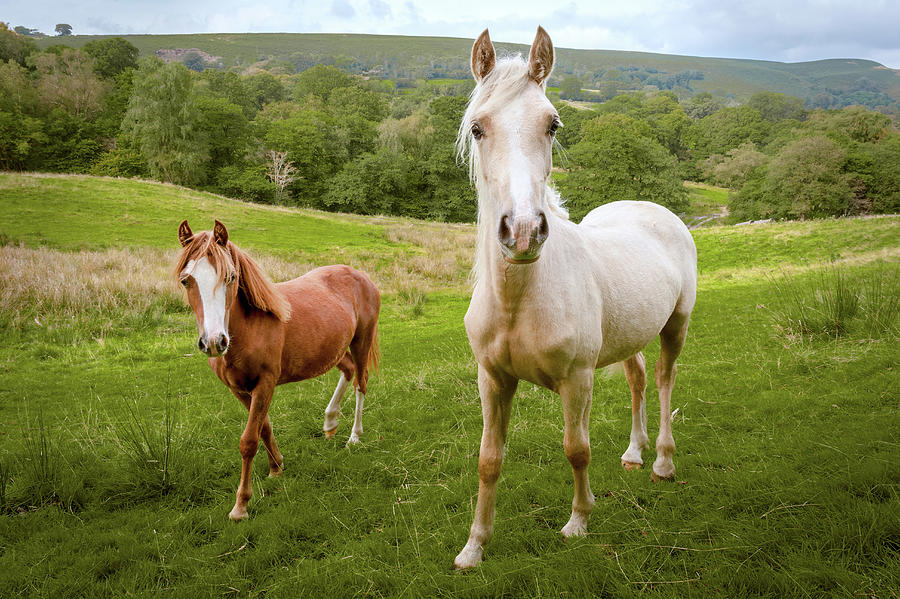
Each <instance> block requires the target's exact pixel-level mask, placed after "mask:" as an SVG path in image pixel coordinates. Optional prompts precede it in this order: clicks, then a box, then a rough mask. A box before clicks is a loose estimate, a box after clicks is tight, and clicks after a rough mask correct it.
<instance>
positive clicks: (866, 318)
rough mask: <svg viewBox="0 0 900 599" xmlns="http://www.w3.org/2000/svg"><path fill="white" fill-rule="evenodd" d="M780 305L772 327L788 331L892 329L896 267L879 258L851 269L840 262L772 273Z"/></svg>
mask: <svg viewBox="0 0 900 599" xmlns="http://www.w3.org/2000/svg"><path fill="white" fill-rule="evenodd" d="M772 285H773V286H774V288H775V292H776V295H777V296H778V298H779V303H780V305H779V306H778V307H777V308H775V309H774V310H773V319H774V322H775V325H776V327H777V328H778V329H779V330H780V331H781V332H782V333H783V334H784V335H785V336H787V337H789V338H795V339H812V338H817V337H828V338H838V337H844V336H847V335H849V334H851V333H862V334H866V335H870V336H874V337H880V336H884V335H888V336H890V335H896V334H897V332H898V330H897V329H898V321H900V318H898V315H900V267H898V265H896V264H890V263H888V264H880V265H878V266H877V267H876V268H866V269H864V270H862V271H857V272H851V271H850V270H849V269H848V268H847V267H844V266H841V265H839V264H834V263H833V264H831V265H830V266H828V267H826V268H824V269H822V270H820V271H819V272H817V273H815V274H814V275H812V276H808V277H803V276H800V275H789V274H782V276H781V277H779V278H777V279H776V278H773V279H772Z"/></svg>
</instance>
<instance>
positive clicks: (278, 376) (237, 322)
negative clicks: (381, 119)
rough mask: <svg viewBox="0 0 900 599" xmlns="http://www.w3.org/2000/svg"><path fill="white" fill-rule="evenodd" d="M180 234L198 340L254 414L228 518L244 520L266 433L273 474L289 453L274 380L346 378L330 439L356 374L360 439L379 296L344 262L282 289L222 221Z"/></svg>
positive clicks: (330, 417) (329, 423)
mask: <svg viewBox="0 0 900 599" xmlns="http://www.w3.org/2000/svg"><path fill="white" fill-rule="evenodd" d="M178 239H179V240H180V241H181V245H182V250H181V253H180V254H179V256H178V261H177V264H176V266H175V275H176V276H177V277H178V279H179V280H180V281H181V284H182V285H183V286H184V287H185V289H186V290H187V298H188V302H189V303H190V305H191V309H192V310H193V311H194V315H195V316H196V318H197V326H198V327H199V329H200V338H199V340H198V342H197V345H198V347H199V348H200V350H201V351H202V352H203V353H205V354H206V355H207V356H209V365H210V367H211V368H212V369H213V371H214V372H215V373H216V375H217V376H218V377H219V379H221V380H222V382H223V383H225V384H226V385H227V386H228V388H229V389H231V392H232V393H234V395H235V396H236V397H237V398H238V399H239V400H241V403H243V404H244V407H246V408H247V410H249V412H250V416H249V418H248V419H247V426H246V428H245V429H244V433H243V434H242V435H241V443H240V451H241V457H242V460H243V463H242V466H241V482H240V485H239V486H238V490H237V500H236V501H235V504H234V508H233V509H232V510H231V513H230V514H228V516H229V517H230V518H231V519H232V520H242V519H244V518H246V517H247V503H248V502H249V501H250V497H251V496H252V495H253V490H252V488H251V485H250V473H251V466H252V463H253V457H254V456H255V455H256V450H257V447H258V445H259V439H260V437H262V441H263V444H264V445H265V447H266V453H267V454H268V457H269V476H279V475H280V474H281V471H282V466H283V458H282V456H281V452H280V451H278V444H277V443H275V437H274V436H273V434H272V425H271V423H270V422H269V404H270V403H271V401H272V393H273V392H274V391H275V386H276V385H282V384H284V383H291V382H294V381H302V380H305V379H310V378H313V377H317V376H319V375H321V374H324V373H326V372H328V371H329V370H331V369H332V368H334V367H335V366H337V367H338V369H339V370H340V371H341V378H340V380H339V381H338V385H337V388H336V389H335V391H334V395H333V396H332V398H331V402H330V403H329V404H328V407H327V408H326V409H325V425H324V427H323V428H324V430H325V436H326V437H328V438H331V437H333V436H334V433H335V431H337V419H338V415H339V413H340V406H341V400H342V399H343V396H344V393H345V391H346V390H347V385H348V383H349V382H350V381H352V380H353V378H354V376H355V377H356V382H355V387H356V411H355V414H354V419H353V430H352V432H351V434H350V439H349V441H348V442H347V443H348V444H350V443H358V442H359V436H360V435H361V434H362V432H363V429H362V409H363V401H364V400H365V394H366V383H367V381H368V378H369V367H370V366H372V367H377V366H378V358H379V352H378V334H377V329H378V312H379V309H380V307H381V294H380V293H379V292H378V289H377V288H376V287H375V285H374V284H373V283H372V281H371V280H370V279H369V277H368V276H366V274H365V273H363V272H361V271H358V270H355V269H353V268H351V267H349V266H344V265H334V266H323V267H321V268H317V269H315V270H312V271H310V272H308V273H306V274H305V275H303V276H302V277H299V278H296V279H293V280H292V281H286V282H284V283H279V284H277V285H275V284H273V283H272V282H271V281H269V280H268V279H267V278H266V276H265V275H264V274H263V273H262V271H261V270H260V269H259V266H257V265H256V263H255V262H253V260H251V259H250V257H249V256H247V254H245V253H244V252H243V251H241V250H240V249H239V248H238V247H237V246H235V245H234V244H233V243H231V242H230V241H228V231H227V230H226V229H225V226H224V225H223V224H222V223H220V222H219V221H216V225H215V228H214V229H213V230H212V231H201V232H199V233H196V234H195V233H193V232H192V231H191V228H190V227H189V226H188V223H187V221H183V222H182V223H181V226H179V228H178ZM347 348H349V351H348V349H347Z"/></svg>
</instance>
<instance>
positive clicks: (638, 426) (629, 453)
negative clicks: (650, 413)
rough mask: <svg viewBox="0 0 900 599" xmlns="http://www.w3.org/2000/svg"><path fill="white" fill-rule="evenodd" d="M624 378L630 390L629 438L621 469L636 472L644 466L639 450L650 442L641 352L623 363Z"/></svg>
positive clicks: (645, 385) (644, 375) (645, 384)
mask: <svg viewBox="0 0 900 599" xmlns="http://www.w3.org/2000/svg"><path fill="white" fill-rule="evenodd" d="M623 364H624V365H625V378H626V379H627V380H628V388H629V389H630V390H631V438H630V439H629V442H628V449H626V450H625V453H623V454H622V467H623V468H625V470H637V469H638V468H640V467H641V466H642V465H643V464H644V460H642V459H641V450H643V449H646V448H647V445H648V444H649V442H650V439H649V437H648V436H647V404H646V398H645V396H644V391H645V390H646V389H647V369H646V366H645V362H644V354H642V353H641V352H638V353H636V354H635V355H633V356H631V357H630V358H628V359H627V360H625V362H624V363H623Z"/></svg>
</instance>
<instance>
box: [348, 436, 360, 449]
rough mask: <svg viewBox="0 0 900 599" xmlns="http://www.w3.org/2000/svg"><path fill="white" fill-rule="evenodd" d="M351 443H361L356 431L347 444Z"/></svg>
mask: <svg viewBox="0 0 900 599" xmlns="http://www.w3.org/2000/svg"><path fill="white" fill-rule="evenodd" d="M351 445H359V436H358V435H357V434H356V433H353V434H351V435H350V438H349V439H347V446H348V447H349V446H351Z"/></svg>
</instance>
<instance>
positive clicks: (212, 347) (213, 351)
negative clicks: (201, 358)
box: [197, 333, 228, 358]
mask: <svg viewBox="0 0 900 599" xmlns="http://www.w3.org/2000/svg"><path fill="white" fill-rule="evenodd" d="M197 347H198V348H200V351H202V352H203V353H204V354H206V355H207V356H209V357H211V358H215V357H216V356H221V355H222V354H224V353H225V352H226V351H227V350H228V336H227V335H226V334H225V333H220V334H219V336H218V337H216V338H215V339H214V340H213V341H212V342H210V340H209V339H206V338H205V337H204V336H203V335H201V336H200V338H199V339H198V340H197Z"/></svg>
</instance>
